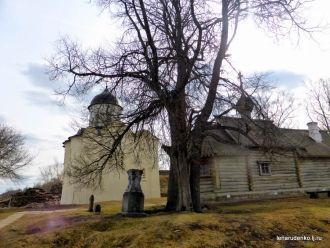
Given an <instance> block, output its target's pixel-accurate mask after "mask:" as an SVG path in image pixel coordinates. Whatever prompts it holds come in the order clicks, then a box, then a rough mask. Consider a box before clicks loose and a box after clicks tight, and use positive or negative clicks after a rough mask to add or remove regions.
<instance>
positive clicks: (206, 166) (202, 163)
mask: <svg viewBox="0 0 330 248" xmlns="http://www.w3.org/2000/svg"><path fill="white" fill-rule="evenodd" d="M202 168H203V169H204V170H203V169H202ZM205 168H206V170H205ZM205 171H206V172H207V173H202V172H205ZM199 173H200V177H211V174H212V173H211V166H210V163H209V162H208V161H207V160H202V161H201V164H200V168H199Z"/></svg>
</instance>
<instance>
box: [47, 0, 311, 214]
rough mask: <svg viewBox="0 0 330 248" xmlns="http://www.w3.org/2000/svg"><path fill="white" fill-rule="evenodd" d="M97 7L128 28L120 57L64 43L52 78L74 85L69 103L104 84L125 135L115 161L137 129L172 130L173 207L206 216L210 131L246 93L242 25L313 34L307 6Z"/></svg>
mask: <svg viewBox="0 0 330 248" xmlns="http://www.w3.org/2000/svg"><path fill="white" fill-rule="evenodd" d="M96 2H97V3H98V4H99V6H101V7H102V8H104V9H107V8H109V9H111V10H112V12H113V13H114V14H115V16H116V17H117V18H119V19H121V20H122V23H123V28H124V29H125V32H124V34H123V36H122V38H121V40H120V41H119V42H118V43H117V46H116V48H115V49H113V50H106V49H105V48H99V49H95V50H84V49H82V48H81V47H80V46H79V44H77V43H75V42H73V41H71V40H70V39H67V38H66V39H62V40H61V41H60V42H59V46H58V49H57V52H56V54H55V56H54V57H53V58H52V59H50V61H49V73H50V76H51V78H52V79H58V78H60V77H66V78H67V79H69V80H68V82H69V83H68V86H67V88H66V89H64V91H63V92H61V93H62V94H64V95H66V94H71V95H76V96H77V95H82V94H85V93H86V92H87V91H88V90H89V89H91V88H92V87H95V86H96V85H98V84H101V83H104V84H107V85H108V87H109V89H110V91H111V92H113V93H115V94H116V95H117V96H118V97H119V98H120V99H121V101H122V103H123V105H124V106H125V108H124V112H123V114H122V116H121V119H122V121H123V123H125V128H124V129H123V130H122V133H121V135H119V136H118V139H116V141H115V142H114V143H113V144H114V145H113V146H112V149H110V150H109V152H108V155H107V156H108V157H111V156H112V154H114V151H115V150H116V149H117V148H118V149H119V147H120V146H119V144H120V139H122V138H123V137H124V136H125V134H126V133H127V132H128V131H129V130H130V129H136V130H138V129H142V128H144V129H149V131H151V132H154V131H155V130H158V128H159V127H164V128H165V129H166V130H168V141H167V143H166V142H165V138H164V139H163V141H164V143H165V146H164V148H165V150H166V151H167V153H168V154H169V156H170V160H171V173H170V177H171V178H170V182H171V184H173V185H174V186H173V187H169V188H170V191H171V192H169V194H168V205H167V207H168V209H176V210H190V209H192V208H193V209H195V210H196V211H199V210H200V200H199V165H200V159H201V145H202V140H203V138H204V135H205V132H204V131H205V129H206V128H207V126H208V122H209V121H210V116H211V114H212V113H214V109H215V107H216V106H227V105H226V104H228V101H230V99H234V98H233V97H232V96H230V95H229V96H228V95H227V92H228V91H227V90H226V89H230V90H229V92H234V91H236V95H237V92H241V90H242V87H240V82H239V80H236V79H235V80H231V79H230V77H231V75H233V73H234V72H235V71H233V70H232V68H233V66H232V65H231V64H230V61H229V56H228V49H229V47H230V44H231V42H232V41H233V39H234V38H235V35H236V33H237V30H238V26H239V24H240V23H241V22H242V21H244V19H245V18H246V17H247V16H248V15H249V16H253V18H254V19H255V21H256V23H257V25H258V26H259V27H262V28H265V29H267V30H269V31H270V32H271V33H272V34H274V35H283V34H286V33H288V32H290V31H297V33H299V32H300V31H302V30H303V31H310V30H307V29H306V26H305V24H306V20H305V19H304V18H303V17H302V16H301V15H300V13H301V12H300V10H301V9H302V8H303V7H304V4H305V1H303V0H290V1H287V0H279V1H268V0H251V1H247V0H221V1H220V0H219V1H207V0H98V1H96ZM306 2H310V1H306ZM251 59H252V58H251ZM235 75H236V74H235ZM235 77H236V76H235ZM230 105H232V104H229V106H230ZM222 109H223V110H224V111H227V110H225V109H224V108H222ZM117 141H118V142H117ZM101 168H102V167H101ZM99 172H102V169H101V170H99Z"/></svg>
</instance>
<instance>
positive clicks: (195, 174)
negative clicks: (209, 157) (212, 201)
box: [190, 163, 202, 212]
mask: <svg viewBox="0 0 330 248" xmlns="http://www.w3.org/2000/svg"><path fill="white" fill-rule="evenodd" d="M190 190H191V197H192V203H193V208H194V211H195V212H201V211H202V209H201V200H200V164H199V163H191V171H190Z"/></svg>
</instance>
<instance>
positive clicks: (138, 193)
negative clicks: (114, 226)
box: [122, 169, 146, 217]
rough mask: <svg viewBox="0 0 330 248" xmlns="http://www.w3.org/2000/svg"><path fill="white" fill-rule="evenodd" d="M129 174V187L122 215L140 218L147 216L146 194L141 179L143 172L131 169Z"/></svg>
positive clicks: (124, 199) (124, 196) (124, 197)
mask: <svg viewBox="0 0 330 248" xmlns="http://www.w3.org/2000/svg"><path fill="white" fill-rule="evenodd" d="M127 174H128V186H127V188H126V190H125V193H124V195H123V206H122V215H124V216H131V217H139V216H146V214H145V213H144V212H143V210H144V194H143V192H142V189H141V185H140V182H141V177H142V174H143V170H138V169H130V170H128V171H127Z"/></svg>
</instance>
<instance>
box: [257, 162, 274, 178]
mask: <svg viewBox="0 0 330 248" xmlns="http://www.w3.org/2000/svg"><path fill="white" fill-rule="evenodd" d="M257 164H258V168H259V176H271V175H272V168H271V163H270V161H258V162H257Z"/></svg>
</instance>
